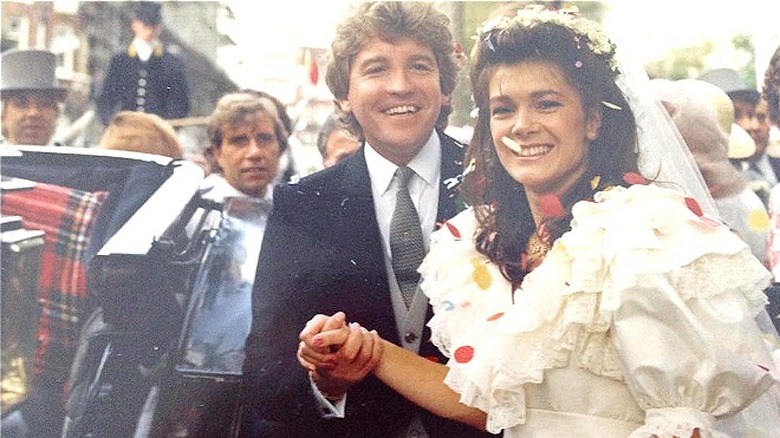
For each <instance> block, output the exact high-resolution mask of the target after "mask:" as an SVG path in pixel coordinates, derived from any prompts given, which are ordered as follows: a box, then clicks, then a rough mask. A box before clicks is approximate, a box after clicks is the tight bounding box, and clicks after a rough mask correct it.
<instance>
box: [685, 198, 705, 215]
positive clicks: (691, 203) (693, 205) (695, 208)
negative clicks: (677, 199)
mask: <svg viewBox="0 0 780 438" xmlns="http://www.w3.org/2000/svg"><path fill="white" fill-rule="evenodd" d="M685 205H687V206H688V210H690V211H692V212H693V214H695V215H696V216H699V217H702V216H704V213H703V212H702V211H701V207H699V203H698V202H696V200H695V199H693V198H685Z"/></svg>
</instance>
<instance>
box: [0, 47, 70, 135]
mask: <svg viewBox="0 0 780 438" xmlns="http://www.w3.org/2000/svg"><path fill="white" fill-rule="evenodd" d="M0 57H1V60H0V65H2V75H0V100H2V105H3V112H2V124H3V142H4V143H10V144H24V145H41V146H43V145H48V144H51V141H52V137H53V136H54V131H55V129H56V127H57V118H58V117H59V114H60V103H62V102H63V101H65V97H66V96H67V90H66V89H65V88H63V87H61V86H60V85H59V84H58V82H57V78H56V76H55V71H56V69H57V57H56V56H55V55H54V54H53V53H51V52H48V51H45V50H8V51H6V52H3V54H2V55H0Z"/></svg>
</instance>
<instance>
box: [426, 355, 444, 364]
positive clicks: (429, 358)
mask: <svg viewBox="0 0 780 438" xmlns="http://www.w3.org/2000/svg"><path fill="white" fill-rule="evenodd" d="M425 358H426V359H428V360H429V361H431V362H436V363H440V362H441V361H440V360H439V358H438V357H436V356H425Z"/></svg>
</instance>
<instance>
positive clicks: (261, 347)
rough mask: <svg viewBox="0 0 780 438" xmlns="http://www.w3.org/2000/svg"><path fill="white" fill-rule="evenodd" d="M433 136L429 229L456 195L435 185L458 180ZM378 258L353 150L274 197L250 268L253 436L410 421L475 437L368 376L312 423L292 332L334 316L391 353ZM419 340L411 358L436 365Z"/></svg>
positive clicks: (453, 206) (389, 314)
mask: <svg viewBox="0 0 780 438" xmlns="http://www.w3.org/2000/svg"><path fill="white" fill-rule="evenodd" d="M440 137H441V139H442V149H443V158H442V159H443V162H442V170H441V181H442V186H441V191H440V194H439V209H438V221H442V220H444V219H447V218H449V217H451V216H453V215H454V214H455V213H457V211H458V209H459V208H460V207H459V206H458V205H457V201H458V199H456V197H455V196H453V195H455V192H456V190H455V189H448V188H447V187H446V185H445V184H444V181H446V180H447V179H448V178H452V177H455V176H457V175H459V174H460V173H461V170H462V159H463V149H462V146H460V145H459V144H457V143H456V142H455V141H454V140H453V139H451V138H449V137H446V136H444V135H441V134H440ZM383 254H384V253H383V248H382V239H381V236H380V233H379V227H378V225H377V221H376V216H375V213H374V204H373V199H372V194H371V183H370V180H369V174H368V168H367V166H366V161H365V156H364V154H363V153H362V151H361V152H360V153H357V154H354V155H352V156H351V157H349V158H348V159H345V160H344V161H342V162H340V163H339V164H338V165H336V166H334V167H331V168H329V169H326V170H323V171H321V172H319V173H316V174H314V175H311V176H309V177H307V178H304V179H302V180H301V181H300V182H298V183H297V184H295V183H292V184H288V185H284V186H279V187H278V188H277V189H276V191H275V193H274V207H273V211H272V213H271V216H270V218H269V223H268V227H267V228H266V231H265V236H264V239H263V246H262V250H261V253H260V261H259V263H258V269H257V278H256V280H255V289H254V294H253V301H252V305H253V326H252V332H251V334H250V335H249V338H248V340H247V358H246V362H245V365H244V377H245V379H246V382H247V393H246V394H247V396H248V397H249V400H248V403H250V404H251V405H252V406H253V408H254V409H253V413H254V415H255V416H257V417H261V418H262V420H263V421H262V424H261V425H260V426H259V428H260V429H262V430H260V431H258V430H256V431H255V436H306V437H308V436H318V435H319V436H327V437H337V436H355V437H369V436H393V435H392V434H393V432H394V431H396V430H398V429H399V428H400V427H401V425H408V423H409V421H410V420H411V418H412V416H413V414H414V413H416V412H420V413H421V415H422V416H423V420H424V423H425V425H426V430H427V431H428V432H429V433H430V434H431V436H442V437H443V436H447V437H467V436H470V435H478V434H477V431H476V430H475V429H471V428H469V427H466V426H463V425H461V424H456V423H454V422H448V421H444V420H442V419H440V418H437V417H434V416H433V415H431V414H430V413H427V412H424V411H422V410H421V409H419V408H417V407H416V406H414V405H412V404H411V403H409V402H408V401H406V400H405V399H404V398H402V397H401V396H399V395H398V394H396V393H395V392H394V391H392V390H391V389H390V388H388V387H387V386H385V385H384V384H383V383H381V382H380V381H379V380H378V379H376V378H374V377H373V375H369V376H368V377H367V378H366V379H365V380H364V381H363V382H361V383H359V384H358V385H356V386H354V387H353V388H351V389H350V391H349V394H348V395H347V411H346V418H345V419H343V420H339V419H331V420H321V419H320V417H321V414H320V413H319V412H318V408H317V405H316V401H315V399H314V395H313V394H312V390H311V387H310V382H309V379H308V375H307V373H306V371H305V370H304V369H303V368H302V367H301V365H300V364H299V363H298V361H297V359H296V356H295V354H296V350H297V346H298V333H299V332H300V331H301V330H302V329H303V326H304V325H305V323H306V321H308V320H309V319H310V318H311V317H312V316H314V315H315V314H318V313H323V314H333V313H335V312H337V311H339V310H343V311H345V312H346V314H347V317H348V318H349V320H350V321H357V322H359V323H360V324H361V325H363V326H364V327H367V328H369V329H376V330H377V331H378V332H379V334H380V336H382V338H384V339H387V340H391V341H393V342H395V343H396V344H399V343H400V342H399V339H398V334H397V330H396V322H395V318H394V316H393V309H392V304H391V298H390V289H389V285H388V279H387V273H386V271H385V262H384V255H383ZM424 336H425V337H424V340H423V342H422V345H421V348H420V354H421V355H422V356H426V357H435V358H437V360H439V361H443V357H442V356H441V355H440V354H439V352H438V351H437V349H436V348H435V347H434V346H433V345H432V344H431V343H430V341H428V339H430V333H429V332H428V331H427V329H426V333H425V334H424ZM410 378H414V377H413V376H410ZM255 427H256V428H257V427H258V424H257V423H255ZM272 430H273V432H270V431H272ZM293 431H294V432H293ZM480 436H481V434H480Z"/></svg>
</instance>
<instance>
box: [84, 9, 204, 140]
mask: <svg viewBox="0 0 780 438" xmlns="http://www.w3.org/2000/svg"><path fill="white" fill-rule="evenodd" d="M131 26H132V29H133V34H134V35H135V38H134V39H133V42H132V43H131V44H130V46H129V47H128V48H127V50H125V51H123V52H121V53H117V54H115V55H114V56H113V57H112V58H111V62H110V64H109V66H108V70H107V71H106V75H105V78H104V79H103V89H102V91H101V93H100V96H99V97H98V99H97V108H98V113H99V115H100V120H101V121H102V122H103V124H104V125H108V123H109V122H110V121H111V119H112V118H113V117H114V115H116V113H118V112H119V111H123V110H124V111H138V112H147V113H153V114H157V115H158V116H160V117H162V118H163V119H177V118H182V117H186V116H187V115H188V114H189V111H190V96H189V85H188V83H187V76H186V74H185V67H184V63H183V62H182V60H181V59H180V58H179V57H178V56H176V55H174V54H173V53H171V52H170V51H169V50H166V49H165V48H164V47H163V45H162V44H161V43H160V41H159V40H158V37H159V36H160V32H161V31H162V26H163V25H162V14H161V5H160V4H159V3H156V2H147V1H143V2H137V3H136V5H135V6H134V9H133V19H132V23H131Z"/></svg>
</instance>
